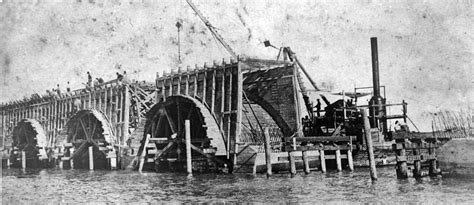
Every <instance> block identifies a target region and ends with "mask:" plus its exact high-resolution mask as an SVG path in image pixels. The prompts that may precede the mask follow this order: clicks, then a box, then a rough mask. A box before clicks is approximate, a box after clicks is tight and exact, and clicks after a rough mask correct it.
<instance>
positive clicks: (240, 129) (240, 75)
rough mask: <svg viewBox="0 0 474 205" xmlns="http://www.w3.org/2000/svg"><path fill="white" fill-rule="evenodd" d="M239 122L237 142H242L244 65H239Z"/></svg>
mask: <svg viewBox="0 0 474 205" xmlns="http://www.w3.org/2000/svg"><path fill="white" fill-rule="evenodd" d="M236 92H237V99H236V100H237V107H236V108H237V122H236V130H235V132H236V133H235V141H234V142H240V135H242V110H243V102H242V99H243V74H242V63H241V62H240V61H239V62H238V63H237V91H236ZM238 146H239V145H238V144H236V145H235V150H239V147H238ZM235 158H237V157H235Z"/></svg>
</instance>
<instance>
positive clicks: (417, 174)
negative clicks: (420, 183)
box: [413, 143, 421, 178]
mask: <svg viewBox="0 0 474 205" xmlns="http://www.w3.org/2000/svg"><path fill="white" fill-rule="evenodd" d="M416 144H417V145H418V143H416ZM420 154H421V153H420V149H414V150H413V155H415V156H419V155H420ZM413 166H414V169H413V177H415V178H420V177H421V161H420V160H414V162H413Z"/></svg>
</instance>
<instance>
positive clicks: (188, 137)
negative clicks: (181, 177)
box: [184, 119, 193, 175]
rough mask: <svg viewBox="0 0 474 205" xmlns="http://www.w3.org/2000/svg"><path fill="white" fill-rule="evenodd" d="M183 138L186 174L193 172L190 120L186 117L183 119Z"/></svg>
mask: <svg viewBox="0 0 474 205" xmlns="http://www.w3.org/2000/svg"><path fill="white" fill-rule="evenodd" d="M184 129H185V138H186V171H187V172H188V175H192V174H193V165H192V160H193V159H192V156H191V122H190V121H189V120H188V119H187V120H185V121H184Z"/></svg>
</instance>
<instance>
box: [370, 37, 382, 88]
mask: <svg viewBox="0 0 474 205" xmlns="http://www.w3.org/2000/svg"><path fill="white" fill-rule="evenodd" d="M370 45H371V48H372V80H373V82H374V84H373V85H374V97H380V80H379V54H378V50H377V38H376V37H372V38H370Z"/></svg>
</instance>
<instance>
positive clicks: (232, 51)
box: [186, 0, 237, 58]
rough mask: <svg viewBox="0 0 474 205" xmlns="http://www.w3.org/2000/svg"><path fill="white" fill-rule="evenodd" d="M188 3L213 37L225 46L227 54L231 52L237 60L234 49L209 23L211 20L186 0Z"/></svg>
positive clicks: (189, 0)
mask: <svg viewBox="0 0 474 205" xmlns="http://www.w3.org/2000/svg"><path fill="white" fill-rule="evenodd" d="M186 2H187V3H188V4H189V6H190V7H191V8H192V9H193V10H194V12H196V14H197V15H198V16H199V18H200V19H201V20H202V21H203V22H204V24H205V25H206V26H207V28H208V29H209V30H210V31H211V33H212V35H213V36H214V37H215V38H216V39H217V40H218V41H219V42H220V43H221V44H222V46H224V48H225V49H226V50H227V52H229V54H230V55H231V56H232V57H234V58H237V54H235V52H234V50H232V48H231V47H230V46H229V44H227V43H226V42H225V41H224V38H222V36H221V35H220V34H219V33H217V31H216V29H215V28H214V26H212V24H211V22H209V20H207V18H206V17H204V15H202V13H201V11H199V9H198V8H197V7H196V5H194V3H193V2H192V1H191V0H186Z"/></svg>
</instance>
